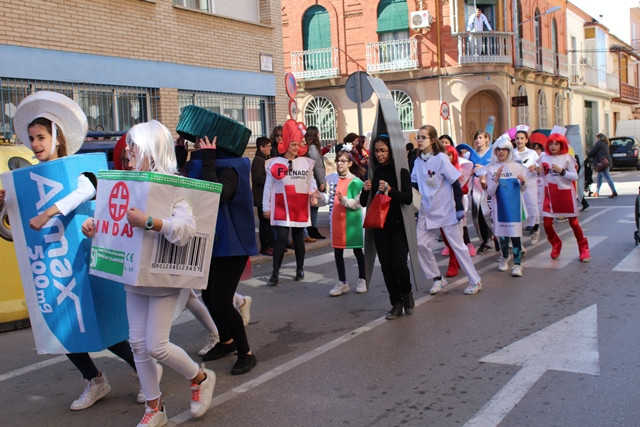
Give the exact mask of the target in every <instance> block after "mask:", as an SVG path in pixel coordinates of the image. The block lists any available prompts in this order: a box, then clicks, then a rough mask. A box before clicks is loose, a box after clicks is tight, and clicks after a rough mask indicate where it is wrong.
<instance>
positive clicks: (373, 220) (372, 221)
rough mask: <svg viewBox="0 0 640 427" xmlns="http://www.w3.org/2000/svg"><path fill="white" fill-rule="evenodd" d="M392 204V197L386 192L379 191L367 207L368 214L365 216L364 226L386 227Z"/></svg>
mask: <svg viewBox="0 0 640 427" xmlns="http://www.w3.org/2000/svg"><path fill="white" fill-rule="evenodd" d="M390 204H391V197H389V196H388V195H386V194H385V193H377V194H376V195H375V196H374V197H373V200H372V201H371V204H370V205H369V207H368V208H367V215H366V216H365V217H364V224H362V226H363V227H364V228H384V223H385V221H386V220H387V213H388V212H389V205H390Z"/></svg>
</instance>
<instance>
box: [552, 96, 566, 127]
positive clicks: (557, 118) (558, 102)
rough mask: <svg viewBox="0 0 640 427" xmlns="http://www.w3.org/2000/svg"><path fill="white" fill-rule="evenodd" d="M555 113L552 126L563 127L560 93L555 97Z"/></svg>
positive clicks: (562, 106)
mask: <svg viewBox="0 0 640 427" xmlns="http://www.w3.org/2000/svg"><path fill="white" fill-rule="evenodd" d="M555 113H556V114H555V121H554V124H555V125H558V126H564V96H563V94H562V93H560V92H558V93H556V95H555Z"/></svg>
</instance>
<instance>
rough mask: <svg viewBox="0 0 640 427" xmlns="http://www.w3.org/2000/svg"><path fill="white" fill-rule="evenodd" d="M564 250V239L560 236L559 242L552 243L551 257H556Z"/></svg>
mask: <svg viewBox="0 0 640 427" xmlns="http://www.w3.org/2000/svg"><path fill="white" fill-rule="evenodd" d="M561 250H562V240H560V239H559V238H558V241H557V242H554V243H551V258H553V259H556V258H558V257H559V256H560V251H561Z"/></svg>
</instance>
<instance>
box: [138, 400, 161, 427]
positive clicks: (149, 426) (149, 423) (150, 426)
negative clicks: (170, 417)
mask: <svg viewBox="0 0 640 427" xmlns="http://www.w3.org/2000/svg"><path fill="white" fill-rule="evenodd" d="M167 422H168V421H167V412H166V410H165V407H164V405H163V406H162V410H160V409H158V408H150V407H148V406H147V407H146V408H145V409H144V417H142V420H141V421H140V422H139V423H138V426H137V427H162V426H166V425H167Z"/></svg>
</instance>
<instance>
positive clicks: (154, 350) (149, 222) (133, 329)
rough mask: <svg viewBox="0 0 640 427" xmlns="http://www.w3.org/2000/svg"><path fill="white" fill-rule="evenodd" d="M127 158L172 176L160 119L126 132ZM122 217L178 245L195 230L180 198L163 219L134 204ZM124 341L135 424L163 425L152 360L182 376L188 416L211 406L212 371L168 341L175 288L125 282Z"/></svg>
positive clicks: (169, 142)
mask: <svg viewBox="0 0 640 427" xmlns="http://www.w3.org/2000/svg"><path fill="white" fill-rule="evenodd" d="M125 150H126V152H127V155H128V157H129V162H130V164H131V165H133V166H134V169H135V170H137V171H154V172H159V173H165V174H175V173H176V172H177V163H176V157H175V153H174V145H173V138H172V136H171V133H170V132H169V130H168V129H167V128H166V127H165V126H164V125H163V124H161V123H160V122H157V121H155V120H152V121H151V122H148V123H140V124H138V125H136V126H134V127H133V128H131V129H130V130H129V132H128V133H127V147H126V148H125ZM127 221H128V222H129V224H130V225H131V226H133V227H140V228H143V229H144V230H145V232H146V233H162V234H163V235H164V237H165V238H166V239H167V240H168V241H169V242H170V243H173V244H175V245H178V246H184V245H186V244H187V243H188V242H189V240H190V239H191V238H192V237H193V236H194V235H195V232H196V219H195V217H194V216H193V213H192V208H191V205H190V203H189V202H187V201H186V200H184V199H181V200H180V201H178V202H177V203H176V204H175V205H174V206H173V212H172V215H171V217H169V218H154V217H151V216H148V215H147V214H146V213H145V212H143V211H141V210H140V209H138V208H135V207H130V208H129V210H128V211H127ZM82 230H83V232H84V233H85V235H86V236H87V237H93V235H94V234H95V227H94V224H93V222H92V221H91V220H87V222H85V224H84V225H83V227H82ZM125 291H126V295H127V316H128V319H129V341H130V343H131V349H132V350H133V357H134V360H135V363H136V367H137V370H138V376H139V377H140V383H141V384H142V390H143V391H144V394H145V397H146V410H145V415H144V417H143V418H142V421H141V422H140V423H139V424H138V426H163V425H165V424H166V423H167V414H166V411H165V407H164V406H163V405H162V402H161V401H160V397H161V392H160V385H159V378H158V377H159V376H158V369H157V367H156V360H158V362H160V363H162V364H165V365H167V366H169V367H170V368H172V369H173V370H175V371H176V372H178V373H179V374H181V375H182V376H184V377H185V378H186V379H188V380H189V381H190V384H191V392H192V393H191V415H192V416H193V417H194V418H198V417H201V416H203V415H204V414H205V412H207V409H209V406H210V405H211V397H212V395H213V389H214V387H215V382H216V375H215V373H214V372H213V371H212V370H209V369H204V367H203V368H200V367H198V364H197V363H196V362H195V361H193V359H191V358H190V357H189V355H188V354H187V353H186V352H185V351H184V350H183V349H182V348H180V347H178V346H177V345H175V344H173V343H171V342H170V341H169V334H170V332H171V322H172V320H173V316H172V313H174V312H175V311H176V308H177V306H178V304H179V300H180V293H181V291H182V289H180V288H163V287H144V286H130V285H125Z"/></svg>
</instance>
